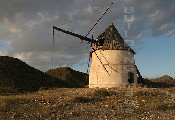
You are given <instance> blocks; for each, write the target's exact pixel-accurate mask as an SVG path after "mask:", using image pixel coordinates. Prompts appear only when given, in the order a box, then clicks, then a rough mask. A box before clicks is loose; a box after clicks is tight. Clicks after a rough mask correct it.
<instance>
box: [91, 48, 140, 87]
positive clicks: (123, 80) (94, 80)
mask: <svg viewBox="0 0 175 120" xmlns="http://www.w3.org/2000/svg"><path fill="white" fill-rule="evenodd" d="M95 53H96V54H97V55H98V57H99V59H100V60H101V62H102V63H103V65H104V67H105V68H106V70H107V71H108V72H106V70H105V68H104V67H103V65H102V64H101V63H100V60H99V59H98V58H97V56H96V54H95ZM95 53H92V64H91V68H90V75H89V87H90V88H94V87H99V88H103V87H109V88H110V87H120V86H124V85H126V84H128V72H129V71H131V72H133V73H134V77H135V78H134V83H137V74H136V69H135V62H134V54H133V53H132V52H128V51H127V50H104V51H103V50H97V51H95Z"/></svg>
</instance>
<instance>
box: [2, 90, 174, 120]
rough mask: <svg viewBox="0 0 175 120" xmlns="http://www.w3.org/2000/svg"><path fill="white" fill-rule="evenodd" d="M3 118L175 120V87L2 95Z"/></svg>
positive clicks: (5, 119)
mask: <svg viewBox="0 0 175 120" xmlns="http://www.w3.org/2000/svg"><path fill="white" fill-rule="evenodd" d="M0 119H1V120H9V119H14V120H89V119H91V120H120V119H121V120H164V119H166V120H173V119H175V88H166V89H163V88H141V87H129V88H111V89H99V88H98V89H89V88H56V89H50V90H41V91H38V92H34V93H28V94H20V95H19V94H18V95H11V96H0Z"/></svg>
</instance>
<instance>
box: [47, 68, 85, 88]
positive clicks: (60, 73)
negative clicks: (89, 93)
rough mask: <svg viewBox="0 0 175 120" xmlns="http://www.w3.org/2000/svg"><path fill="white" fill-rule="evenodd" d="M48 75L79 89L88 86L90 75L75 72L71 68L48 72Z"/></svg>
mask: <svg viewBox="0 0 175 120" xmlns="http://www.w3.org/2000/svg"><path fill="white" fill-rule="evenodd" d="M46 73H47V74H49V75H51V76H54V77H55V78H58V79H60V80H63V81H66V82H68V83H69V84H71V85H74V86H77V87H85V86H87V85H88V75H87V74H86V73H82V72H79V71H75V70H73V69H71V68H70V67H60V68H56V69H53V70H48V71H47V72H46Z"/></svg>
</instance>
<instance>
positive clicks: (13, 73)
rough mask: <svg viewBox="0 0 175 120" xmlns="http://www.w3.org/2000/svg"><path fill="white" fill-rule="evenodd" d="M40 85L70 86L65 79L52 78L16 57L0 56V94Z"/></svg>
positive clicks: (28, 90)
mask: <svg viewBox="0 0 175 120" xmlns="http://www.w3.org/2000/svg"><path fill="white" fill-rule="evenodd" d="M42 87H48V88H49V87H70V85H69V83H67V82H66V81H62V80H59V79H58V78H52V77H51V76H50V75H48V74H45V73H44V72H42V71H40V70H37V69H35V68H34V67H31V66H29V65H28V64H26V63H25V62H23V61H21V60H19V59H17V58H12V57H8V56H1V57H0V94H1V93H15V92H31V91H36V90H38V89H40V88H42Z"/></svg>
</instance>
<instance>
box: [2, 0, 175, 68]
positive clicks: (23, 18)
mask: <svg viewBox="0 0 175 120" xmlns="http://www.w3.org/2000/svg"><path fill="white" fill-rule="evenodd" d="M111 1H112V0H111ZM111 1H109V0H95V1H94V0H86V1H85V0H84V1H83V0H37V1H29V0H8V1H7V0H1V1H0V41H1V43H4V42H5V43H7V45H8V46H7V47H8V49H7V50H6V51H5V52H2V50H1V51H0V54H1V55H2V54H7V55H10V56H15V57H18V58H21V59H22V60H24V61H26V62H27V63H29V64H30V65H32V66H36V67H37V68H40V69H42V70H47V69H48V68H49V66H50V63H51V57H52V26H53V25H55V26H59V27H61V28H63V29H66V30H70V31H72V32H76V33H78V34H81V35H86V34H87V32H88V30H90V29H91V27H92V26H93V25H94V24H95V22H96V21H97V19H98V18H99V17H100V16H101V15H102V14H103V12H104V11H105V9H106V8H107V6H108V4H109V3H110V2H111ZM113 2H114V4H113V6H112V7H111V9H110V10H109V11H108V13H107V14H106V15H105V16H104V17H103V19H102V20H101V21H100V22H99V23H98V25H97V26H96V27H95V29H94V31H95V37H97V36H98V35H99V34H100V33H102V32H103V31H104V30H105V28H106V27H108V25H109V24H110V23H114V25H115V26H116V27H117V28H118V31H119V32H120V33H121V35H122V36H123V37H124V36H125V31H126V30H127V22H125V21H124V7H132V6H133V7H134V13H133V15H134V21H132V22H131V30H130V31H128V34H129V36H130V38H126V39H133V40H135V41H136V42H137V43H142V42H140V39H141V38H142V37H144V34H146V32H147V31H151V32H152V35H154V36H159V35H175V25H174V23H175V21H174V20H175V16H174V13H175V2H174V0H154V1H152V0H146V1H145V0H113ZM94 11H95V12H94ZM92 12H94V13H92ZM74 19H77V20H74ZM64 23H67V24H64ZM63 24H64V25H63ZM80 42H81V41H80V40H79V39H77V38H74V37H72V36H68V35H65V34H63V33H60V32H57V31H56V33H55V64H56V65H57V66H62V65H72V64H75V63H78V62H79V61H81V60H82V59H83V58H84V57H85V56H86V57H87V54H88V52H89V49H88V44H87V43H82V44H80ZM137 45H138V44H137ZM3 51H4V48H3Z"/></svg>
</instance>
